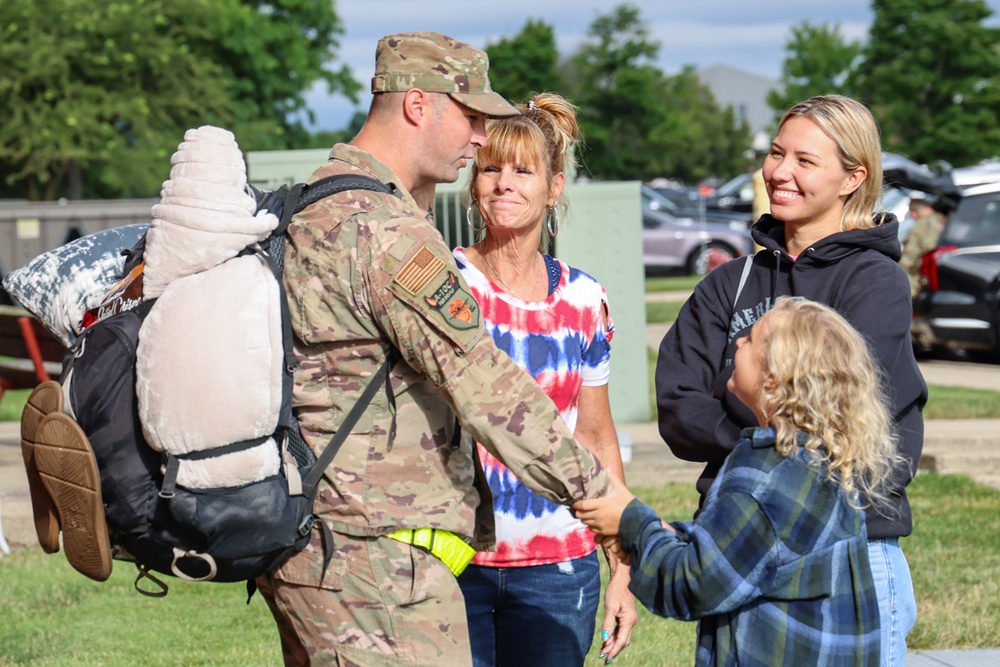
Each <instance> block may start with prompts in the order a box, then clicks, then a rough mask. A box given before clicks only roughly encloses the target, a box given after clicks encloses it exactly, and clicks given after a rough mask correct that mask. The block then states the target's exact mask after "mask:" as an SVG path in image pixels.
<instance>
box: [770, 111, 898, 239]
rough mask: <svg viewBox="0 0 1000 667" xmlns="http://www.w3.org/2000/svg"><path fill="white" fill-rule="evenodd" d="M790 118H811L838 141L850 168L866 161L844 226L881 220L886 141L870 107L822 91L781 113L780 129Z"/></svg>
mask: <svg viewBox="0 0 1000 667" xmlns="http://www.w3.org/2000/svg"><path fill="white" fill-rule="evenodd" d="M789 118H808V119H809V120H811V121H812V122H814V123H816V125H818V126H819V128H820V129H821V130H823V132H824V133H825V134H826V136H828V137H830V138H831V139H833V141H834V143H835V144H837V148H838V152H839V154H840V164H841V165H842V166H843V168H844V169H845V170H846V171H854V170H855V169H857V168H858V167H860V166H862V165H864V167H865V168H866V169H867V170H868V176H867V177H866V178H865V180H864V182H863V183H861V185H860V186H858V189H857V190H855V191H854V192H852V193H851V194H850V195H848V197H847V202H846V203H845V204H844V213H843V216H842V217H841V220H840V228H841V229H842V230H845V231H846V230H850V229H867V228H869V227H874V226H875V225H876V224H881V223H882V219H883V217H884V214H879V215H878V216H875V215H874V211H875V209H876V207H877V206H878V205H879V200H880V199H881V196H882V143H881V138H880V136H879V130H878V124H877V123H876V122H875V118H874V116H872V114H871V111H869V110H868V107H866V106H865V105H863V104H861V103H860V102H858V101H857V100H854V99H851V98H850V97H845V96H843V95H820V96H818V97H812V98H810V99H808V100H806V101H804V102H799V103H798V104H796V105H795V106H793V107H792V108H791V109H789V110H788V111H786V112H785V115H784V116H782V117H781V123H780V124H779V125H778V129H779V130H780V129H781V126H783V125H784V124H785V122H786V121H787V120H788V119H789Z"/></svg>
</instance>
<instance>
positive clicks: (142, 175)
mask: <svg viewBox="0 0 1000 667" xmlns="http://www.w3.org/2000/svg"><path fill="white" fill-rule="evenodd" d="M0 16H3V22H2V24H0V71H3V72H4V75H3V77H2V78H0V117H2V118H3V119H4V122H3V123H0V179H2V181H3V183H4V185H5V186H6V188H7V193H9V194H12V195H14V196H18V197H24V198H28V199H32V200H37V199H55V198H57V197H59V196H62V195H64V194H68V195H69V196H71V197H73V198H78V197H81V196H88V197H119V196H151V195H153V194H155V193H156V192H157V191H158V190H159V186H160V183H161V182H162V181H163V180H164V179H165V178H166V177H167V175H168V174H169V170H170V159H169V158H170V155H171V153H172V152H173V151H174V150H175V149H176V146H177V144H178V143H179V142H180V141H181V139H182V138H183V133H184V130H185V129H187V128H189V127H197V126H199V125H204V124H215V125H221V126H223V127H226V128H228V129H231V130H233V131H234V132H235V133H236V136H237V139H238V140H239V141H240V145H241V147H242V148H243V149H245V150H249V149H254V148H269V147H281V146H288V145H290V144H291V142H293V141H294V140H295V139H296V138H297V137H298V136H303V135H304V134H305V132H304V130H302V129H301V128H299V127H298V126H297V125H296V124H295V123H294V122H290V121H288V120H287V118H288V114H289V112H291V111H295V110H297V109H301V108H302V105H303V104H304V102H303V99H304V94H305V91H306V90H308V88H309V87H310V86H311V85H312V83H313V82H314V81H315V80H317V79H324V80H326V81H327V82H328V84H329V85H331V86H340V87H341V88H342V89H343V90H344V91H345V92H351V91H353V90H355V89H356V84H354V88H351V86H350V82H349V79H345V78H344V77H345V76H346V74H345V73H344V72H343V71H340V72H332V73H331V72H325V71H324V70H322V69H321V64H322V62H325V60H326V59H327V58H329V57H330V55H331V54H332V49H333V47H334V45H335V42H334V40H333V37H334V35H335V34H336V32H337V31H338V30H339V24H338V23H337V21H336V18H335V17H334V16H333V9H332V5H331V3H330V2H329V0H325V1H321V0H275V1H274V2H271V3H269V4H265V3H260V2H255V1H251V0H142V1H141V2H122V1H120V0H109V1H108V2H96V3H95V2H90V1H89V0H36V1H35V2H21V1H20V0H0ZM324 17H326V18H324ZM312 21H315V27H312V26H310V25H309V24H310V22H312ZM321 32H322V34H320V33H321ZM311 49H316V50H317V52H316V53H313V52H312V51H311Z"/></svg>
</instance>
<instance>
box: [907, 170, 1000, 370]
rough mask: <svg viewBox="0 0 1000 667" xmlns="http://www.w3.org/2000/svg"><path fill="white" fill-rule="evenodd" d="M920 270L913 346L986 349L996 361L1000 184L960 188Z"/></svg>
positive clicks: (999, 346)
mask: <svg viewBox="0 0 1000 667" xmlns="http://www.w3.org/2000/svg"><path fill="white" fill-rule="evenodd" d="M921 272H922V275H923V288H922V289H921V291H920V293H919V294H918V295H917V298H916V300H915V301H914V303H913V327H912V333H913V340H914V343H915V345H916V346H917V347H918V348H923V349H928V348H935V347H945V348H958V349H965V350H985V351H988V352H989V353H990V354H991V356H992V357H994V358H995V359H998V360H1000V183H989V184H986V185H976V186H972V187H969V188H967V189H965V190H964V191H963V192H962V197H961V200H960V201H959V203H958V207H957V208H956V209H955V210H954V211H952V212H951V213H950V214H949V216H948V222H947V223H946V224H945V227H944V230H943V231H942V232H941V237H940V239H939V240H938V247H937V248H935V249H934V250H932V251H931V252H929V253H927V254H926V255H925V256H924V259H923V266H922V269H921Z"/></svg>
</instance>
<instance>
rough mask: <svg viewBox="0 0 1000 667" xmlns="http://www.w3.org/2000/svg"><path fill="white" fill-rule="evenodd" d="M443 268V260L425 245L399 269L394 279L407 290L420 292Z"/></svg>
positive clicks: (413, 292) (411, 292) (415, 292)
mask: <svg viewBox="0 0 1000 667" xmlns="http://www.w3.org/2000/svg"><path fill="white" fill-rule="evenodd" d="M443 268H444V261H442V260H441V258H440V257H438V256H437V255H435V254H434V253H433V252H431V250H430V249H429V248H427V247H426V246H425V247H423V248H421V249H420V250H419V251H418V252H417V254H416V255H414V256H413V257H411V258H410V261H408V262H407V263H406V265H405V266H403V268H401V269H400V270H399V272H398V273H397V274H396V277H395V279H394V280H395V282H396V283H397V284H398V285H399V286H400V287H402V288H403V289H405V290H406V291H407V292H409V293H410V294H413V295H416V294H419V293H420V292H422V291H423V290H424V288H425V287H427V284H428V283H429V282H430V281H431V280H432V279H433V278H434V276H436V275H437V273H438V271H440V270H441V269H443Z"/></svg>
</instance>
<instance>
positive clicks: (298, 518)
mask: <svg viewBox="0 0 1000 667" xmlns="http://www.w3.org/2000/svg"><path fill="white" fill-rule="evenodd" d="M345 190H373V191H380V192H390V190H389V188H388V186H386V185H385V184H383V183H381V182H379V181H377V180H374V179H371V178H368V177H366V176H357V175H338V176H332V177H329V178H326V179H323V180H320V181H317V182H316V183H313V184H310V185H303V184H297V185H294V186H292V187H291V188H288V187H282V188H281V189H279V190H277V191H275V192H255V194H256V195H257V205H258V210H263V209H266V210H268V211H270V212H272V213H274V214H275V215H276V216H277V217H278V219H279V220H280V222H279V225H278V227H277V228H276V229H275V231H274V232H273V233H272V234H271V235H270V236H269V237H268V239H266V240H265V241H263V242H262V243H260V244H253V245H252V246H250V247H248V248H247V250H245V251H244V252H245V253H254V254H256V255H259V256H260V257H261V258H262V259H263V260H265V261H267V262H268V263H269V265H270V267H271V269H272V271H273V272H274V275H275V277H276V279H277V281H278V284H279V286H280V285H281V270H282V266H281V265H282V260H283V256H284V245H285V244H284V241H285V233H286V230H287V227H288V224H289V222H290V221H291V217H292V215H293V214H294V213H297V212H298V211H301V210H302V209H304V208H305V207H306V206H308V205H310V204H312V203H314V202H316V201H319V200H320V199H323V198H324V197H327V196H330V195H332V194H334V193H337V192H343V191H345ZM144 241H145V238H143V239H141V240H140V241H139V243H138V244H137V245H136V247H135V248H133V249H132V251H130V253H129V256H128V259H127V260H126V264H125V270H124V274H125V275H129V273H130V271H131V270H132V269H133V268H134V267H135V266H136V265H138V264H139V263H140V262H141V258H142V250H143V246H144ZM280 302H281V309H282V313H281V319H282V326H283V330H284V331H283V345H284V358H285V364H284V374H283V378H282V404H281V414H280V417H279V420H278V421H279V423H278V428H277V431H276V432H275V434H274V435H273V436H272V437H273V438H274V441H275V442H276V443H278V446H279V447H280V449H281V451H280V452H279V456H282V461H283V462H284V465H283V466H282V468H281V470H279V473H278V474H276V475H272V476H270V477H266V478H265V479H263V480H260V481H257V482H252V483H249V484H246V485H243V486H239V487H229V488H211V489H187V488H184V487H182V486H179V485H177V484H176V473H177V459H176V458H175V457H174V456H173V455H165V454H163V453H161V452H157V451H155V450H154V449H153V448H151V447H150V446H149V445H148V444H147V442H146V440H145V439H144V437H143V432H142V427H141V424H140V420H139V413H138V410H137V401H136V385H135V382H136V375H135V367H136V346H137V342H138V338H139V330H140V327H141V325H142V323H143V320H144V319H145V317H146V315H147V313H148V312H149V311H150V309H151V307H152V304H153V302H152V301H147V302H143V303H141V304H139V305H137V306H135V307H133V308H131V309H129V310H123V311H121V312H118V313H116V314H113V315H110V316H107V317H105V318H104V319H99V320H98V321H96V322H95V323H93V324H92V325H90V326H89V327H88V328H86V329H85V330H84V331H83V333H82V334H81V335H80V337H79V338H78V339H77V340H76V341H75V343H74V344H73V346H72V347H71V348H70V349H69V350H68V351H67V353H66V357H65V362H64V370H63V376H62V377H63V380H62V381H63V383H64V385H65V387H66V393H67V397H68V403H69V404H68V408H69V409H71V410H72V416H73V417H74V418H75V419H76V421H77V422H78V423H79V424H80V426H81V428H82V429H83V431H84V432H85V433H86V435H87V437H88V439H89V441H90V444H91V447H92V448H93V450H94V455H95V458H96V459H97V464H98V468H99V471H100V478H101V493H102V497H103V502H104V508H105V517H106V519H107V524H108V534H109V536H110V540H111V546H112V556H113V557H114V558H116V559H119V560H127V561H134V562H135V563H136V566H137V567H138V568H139V575H138V577H137V578H136V580H135V588H136V590H138V591H139V592H141V593H144V594H146V595H151V596H155V597H160V596H163V595H166V593H167V586H166V584H165V583H164V582H163V581H161V580H160V579H158V578H156V577H155V576H153V575H151V574H150V572H159V573H162V574H167V575H172V576H177V577H182V578H184V579H188V580H193V581H218V582H233V581H243V580H246V581H247V582H248V588H249V591H250V593H251V595H252V593H253V590H254V584H253V580H254V578H255V577H257V576H259V575H261V574H264V573H266V572H269V571H271V570H273V569H274V568H276V567H278V566H280V565H281V564H282V563H283V562H285V561H286V560H287V559H288V558H290V557H291V556H292V555H293V554H295V553H296V552H298V551H300V550H301V549H303V548H304V547H305V545H306V544H307V543H308V541H309V536H310V533H311V531H312V528H313V525H314V523H315V522H316V518H315V517H314V515H313V513H312V507H313V501H314V499H315V494H316V489H317V486H318V483H319V481H320V478H321V477H322V474H323V471H324V470H325V469H326V468H327V467H328V466H329V464H330V462H331V461H332V460H333V457H334V455H335V454H336V452H337V450H338V449H339V448H340V446H341V444H342V443H343V441H344V439H346V437H347V435H348V434H349V433H350V432H351V430H352V428H353V426H354V424H355V423H356V422H357V420H358V419H359V418H360V417H361V415H362V414H363V412H364V410H365V409H366V408H367V406H368V404H369V403H370V402H371V400H372V398H374V395H375V393H376V392H377V391H378V389H379V387H380V386H382V385H383V384H385V386H386V387H387V391H388V387H389V384H388V381H387V378H388V373H389V371H390V370H391V366H392V363H393V361H394V358H395V355H394V354H390V355H389V359H388V360H387V361H386V363H384V364H383V365H382V366H381V367H380V368H379V369H378V371H377V372H376V373H375V375H374V376H373V377H372V378H371V380H370V382H369V384H368V386H367V388H366V389H365V391H364V392H363V394H362V396H361V397H360V398H359V400H358V402H357V403H356V404H355V405H354V406H353V408H352V409H351V410H350V412H349V413H348V415H347V417H346V418H345V419H344V422H343V424H341V425H340V428H339V429H338V431H337V433H336V435H335V436H334V437H333V439H332V440H331V441H330V443H329V444H328V445H327V446H326V448H325V449H324V451H323V452H321V454H320V456H319V457H318V458H317V457H316V456H315V455H314V454H313V452H312V450H311V449H310V448H309V447H308V446H307V445H306V444H305V442H304V441H303V440H302V437H301V435H300V433H299V429H298V423H297V421H296V419H295V416H294V415H293V414H292V409H291V395H292V373H293V371H294V368H295V357H294V354H293V353H292V348H291V340H292V334H291V326H290V323H289V317H288V307H287V303H286V299H285V294H284V291H283V288H282V292H281V299H280ZM265 440H266V438H263V439H259V440H254V441H244V442H238V443H233V444H231V445H228V446H226V447H222V448H216V449H210V450H207V451H202V452H193V453H192V454H188V455H184V458H189V459H197V458H207V457H209V456H218V455H220V454H224V453H229V452H233V451H239V450H240V449H245V448H249V447H252V446H258V445H260V444H261V442H263V441H265ZM319 525H320V526H321V527H322V528H323V529H324V536H325V538H327V540H326V544H325V550H326V554H327V556H326V559H327V563H328V562H329V558H330V555H331V554H332V540H331V539H330V538H331V535H330V532H329V530H328V529H327V528H326V526H325V524H323V522H322V521H320V522H319ZM143 579H148V580H150V581H151V582H152V583H153V584H155V586H156V587H157V589H158V590H150V589H144V588H143V587H142V585H141V583H142V580H143Z"/></svg>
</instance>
